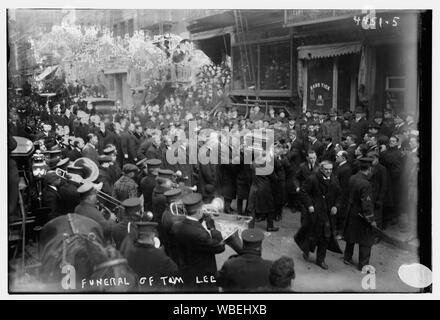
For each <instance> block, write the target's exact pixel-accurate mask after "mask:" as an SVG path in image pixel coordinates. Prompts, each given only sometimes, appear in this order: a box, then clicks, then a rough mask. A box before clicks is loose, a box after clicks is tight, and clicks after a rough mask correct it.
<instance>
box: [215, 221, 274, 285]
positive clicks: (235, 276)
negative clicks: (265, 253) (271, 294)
mask: <svg viewBox="0 0 440 320" xmlns="http://www.w3.org/2000/svg"><path fill="white" fill-rule="evenodd" d="M241 237H242V239H243V249H242V251H241V253H240V254H238V255H232V256H230V257H229V259H228V260H227V261H225V263H224V264H223V267H222V268H221V270H220V271H219V272H218V275H217V284H218V286H219V287H221V288H222V289H223V291H224V292H243V291H255V290H257V289H258V288H264V287H267V286H269V271H270V267H271V265H272V262H271V261H268V260H264V259H263V258H262V257H261V255H262V243H263V240H264V234H263V232H261V231H260V230H258V229H247V230H244V231H243V232H242V234H241Z"/></svg>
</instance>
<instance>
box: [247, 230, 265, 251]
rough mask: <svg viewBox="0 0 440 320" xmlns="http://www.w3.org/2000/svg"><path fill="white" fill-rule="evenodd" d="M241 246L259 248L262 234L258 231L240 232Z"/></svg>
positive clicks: (262, 237)
mask: <svg viewBox="0 0 440 320" xmlns="http://www.w3.org/2000/svg"><path fill="white" fill-rule="evenodd" d="M241 238H242V239H243V246H245V247H260V246H261V244H262V242H263V239H264V234H263V232H261V231H260V230H258V229H246V230H244V231H243V232H242V234H241Z"/></svg>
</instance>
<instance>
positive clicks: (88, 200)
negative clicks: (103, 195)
mask: <svg viewBox="0 0 440 320" xmlns="http://www.w3.org/2000/svg"><path fill="white" fill-rule="evenodd" d="M78 192H79V194H80V203H79V205H77V206H76V208H75V213H77V214H79V215H82V216H84V217H87V218H90V219H92V220H95V221H96V222H98V223H99V224H100V225H101V226H102V228H103V230H104V237H105V238H106V239H110V238H111V231H112V226H113V225H114V224H115V222H114V221H115V220H116V216H115V215H114V214H112V215H111V216H110V219H109V220H107V219H105V218H104V215H103V213H102V212H100V211H98V209H97V205H98V199H97V191H96V189H95V188H94V186H93V184H92V183H91V182H86V183H84V184H83V185H82V186H80V187H79V188H78Z"/></svg>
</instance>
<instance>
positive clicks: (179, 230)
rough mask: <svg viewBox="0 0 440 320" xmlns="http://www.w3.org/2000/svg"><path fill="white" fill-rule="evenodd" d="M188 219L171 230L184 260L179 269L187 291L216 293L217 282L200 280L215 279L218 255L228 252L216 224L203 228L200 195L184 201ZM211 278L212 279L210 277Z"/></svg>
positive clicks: (186, 198) (191, 195)
mask: <svg viewBox="0 0 440 320" xmlns="http://www.w3.org/2000/svg"><path fill="white" fill-rule="evenodd" d="M182 202H183V204H184V205H185V210H186V213H187V215H186V217H185V219H184V220H183V221H181V222H177V223H176V224H174V225H173V227H172V229H171V230H172V234H173V236H174V239H175V241H176V243H177V246H178V248H179V253H180V257H181V260H180V261H179V270H180V272H181V273H182V276H183V280H184V283H185V289H187V290H191V291H217V287H216V285H215V282H213V281H208V282H204V281H199V280H200V279H203V278H205V279H206V277H205V276H207V277H208V278H209V277H210V276H212V277H215V275H216V274H217V265H216V261H215V255H216V254H218V253H222V252H223V251H225V245H224V243H223V241H222V240H223V239H222V235H221V233H220V232H219V231H218V230H216V229H215V227H214V226H213V223H211V224H210V223H207V225H206V226H204V225H203V224H202V223H201V222H200V221H201V219H202V218H203V213H202V211H201V208H202V205H203V202H202V195H201V194H200V193H193V194H188V195H186V196H185V197H184V198H183V199H182ZM209 279H210V278H209Z"/></svg>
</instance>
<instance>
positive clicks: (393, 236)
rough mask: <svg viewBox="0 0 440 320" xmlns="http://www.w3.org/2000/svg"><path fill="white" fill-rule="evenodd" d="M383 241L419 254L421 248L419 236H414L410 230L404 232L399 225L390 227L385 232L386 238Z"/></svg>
mask: <svg viewBox="0 0 440 320" xmlns="http://www.w3.org/2000/svg"><path fill="white" fill-rule="evenodd" d="M382 240H383V241H385V242H387V243H390V244H391V245H393V246H396V247H398V248H400V249H403V250H407V251H410V252H412V253H417V250H418V247H419V241H418V239H417V235H413V233H412V232H411V231H410V230H405V232H402V231H401V229H400V228H399V225H398V224H395V225H392V226H388V227H387V228H386V229H385V230H384V237H382Z"/></svg>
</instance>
